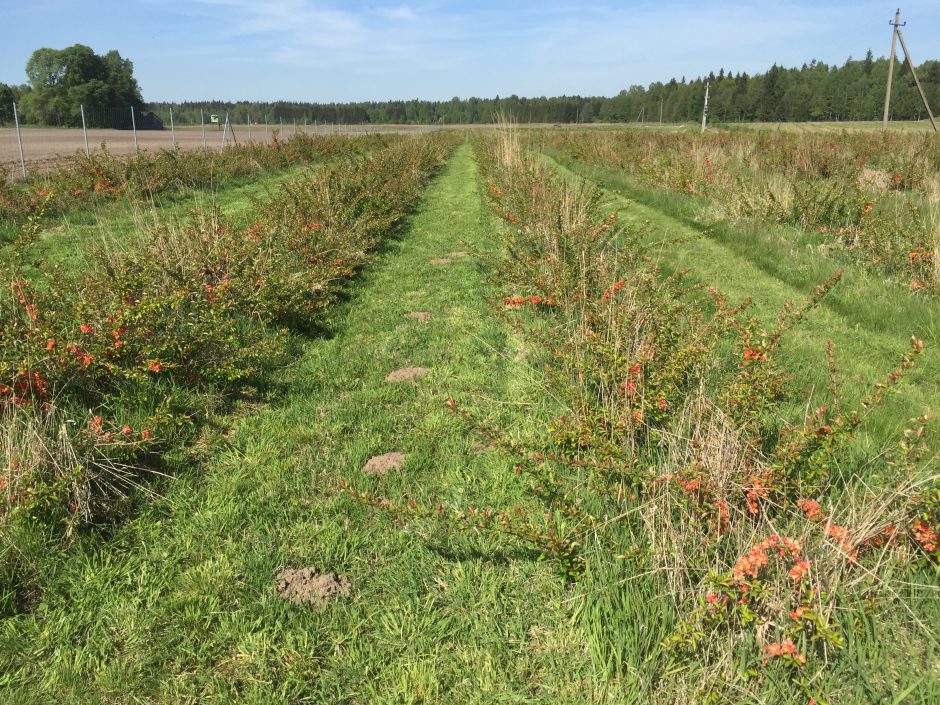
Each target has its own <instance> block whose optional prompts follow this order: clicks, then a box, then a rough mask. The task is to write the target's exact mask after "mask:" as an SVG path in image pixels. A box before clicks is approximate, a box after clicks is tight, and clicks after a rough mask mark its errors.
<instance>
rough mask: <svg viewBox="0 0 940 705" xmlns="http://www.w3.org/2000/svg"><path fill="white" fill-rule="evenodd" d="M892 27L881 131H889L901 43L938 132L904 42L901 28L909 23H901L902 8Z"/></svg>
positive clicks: (931, 120) (921, 96)
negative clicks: (893, 88) (897, 52)
mask: <svg viewBox="0 0 940 705" xmlns="http://www.w3.org/2000/svg"><path fill="white" fill-rule="evenodd" d="M888 24H890V25H891V58H890V59H889V61H888V88H887V91H886V92H885V112H884V118H883V120H882V126H881V129H883V130H887V129H888V111H889V109H890V107H891V79H892V78H893V74H894V57H895V54H896V48H897V42H898V40H900V42H901V50H902V51H903V52H904V58H905V59H907V65H908V66H910V67H911V75H912V76H913V77H914V83H915V85H916V86H917V90H918V92H919V93H920V99H921V100H922V101H924V107H925V108H927V117H929V118H930V124H931V125H933V131H934V132H937V131H938V130H937V121H936V120H934V117H933V111H931V110H930V103H928V102H927V96H926V94H925V93H924V89H923V87H922V86H921V85H920V79H919V78H918V77H917V69H915V68H914V61H913V60H912V59H911V53H910V52H909V51H908V50H907V43H906V42H905V41H904V35H903V34H901V27H904V26H906V25H907V22H901V8H898V11H897V12H896V13H895V14H894V22H889V23H888Z"/></svg>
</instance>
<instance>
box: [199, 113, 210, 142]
mask: <svg viewBox="0 0 940 705" xmlns="http://www.w3.org/2000/svg"><path fill="white" fill-rule="evenodd" d="M199 126H200V127H201V128H202V148H203V149H208V146H207V145H206V120H205V118H204V117H203V115H202V108H199Z"/></svg>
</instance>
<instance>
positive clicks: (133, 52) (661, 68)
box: [0, 0, 940, 100]
mask: <svg viewBox="0 0 940 705" xmlns="http://www.w3.org/2000/svg"><path fill="white" fill-rule="evenodd" d="M40 3H43V4H42V5H40ZM50 3H52V5H50ZM18 7H20V8H22V9H21V10H17V12H18V15H17V16H16V21H15V22H12V23H4V24H3V25H0V70H2V69H4V67H6V66H10V67H16V75H14V72H13V71H12V69H11V71H10V72H9V73H10V77H9V78H6V76H0V79H2V78H6V80H11V79H12V80H13V81H14V82H19V81H21V80H22V78H19V77H18V76H19V73H20V72H21V68H20V67H22V66H23V65H25V62H26V58H28V56H29V53H31V51H32V50H33V49H35V48H37V47H39V46H67V45H68V44H71V43H74V42H76V41H81V42H84V43H88V44H90V45H92V46H94V47H95V48H96V49H98V50H107V49H111V48H119V49H120V50H121V52H122V54H124V55H126V56H128V57H129V58H131V59H132V60H133V61H134V65H135V70H136V72H137V75H138V76H139V77H140V79H141V84H142V86H143V87H144V91H145V94H146V95H147V96H148V97H152V98H154V99H161V98H181V97H200V96H204V95H206V92H207V91H209V92H211V95H213V96H218V97H225V96H228V97H232V98H237V97H246V98H255V97H256V98H278V97H283V98H288V99H290V98H294V99H298V100H303V99H321V100H357V99H384V98H395V97H399V98H407V97H427V98H449V97H451V96H453V95H461V96H468V95H485V96H492V95H495V94H497V93H498V94H501V95H507V94H510V93H516V94H519V95H549V94H558V93H569V94H571V93H581V94H603V95H610V94H614V93H616V92H618V91H619V90H621V89H623V88H626V87H628V86H629V85H631V84H634V83H641V84H645V83H649V82H651V81H655V80H668V79H669V78H672V77H674V76H675V77H677V78H678V77H681V76H683V75H685V76H686V77H688V78H691V77H694V76H698V75H702V74H705V73H707V72H708V71H710V70H716V71H717V70H718V68H721V67H724V68H725V69H733V70H734V71H742V70H743V71H748V72H754V71H762V70H765V69H766V68H768V67H769V66H770V65H771V64H772V63H775V62H776V63H782V64H785V65H798V64H801V63H803V62H804V61H809V60H811V59H813V58H816V59H821V60H824V61H828V62H840V63H841V62H842V61H844V60H845V58H846V57H848V56H849V55H850V54H851V55H853V56H861V55H863V54H864V52H865V51H866V50H867V49H868V48H872V49H874V51H875V53H876V55H878V54H883V53H885V52H886V50H887V43H888V40H889V35H888V31H887V21H888V19H889V17H890V16H891V15H892V14H893V7H888V8H887V9H886V6H885V5H884V3H883V2H882V0H828V1H827V2H826V3H825V4H820V3H818V2H814V1H812V0H784V1H783V2H781V3H768V2H764V1H759V0H726V1H724V2H710V3H701V2H693V1H692V0H661V1H660V2H657V3H653V2H651V1H649V0H645V1H642V2H626V1H619V0H582V1H581V2H575V0H515V1H513V2H506V1H505V0H448V1H447V2H444V0H97V1H96V2H95V3H87V2H86V3H80V2H79V1H78V0H57V1H55V2H53V0H35V2H34V3H33V4H23V5H20V6H18ZM35 7H40V8H41V10H36V9H34V8H35ZM53 7H54V8H55V9H52V8H53ZM905 17H906V18H907V19H910V20H911V24H910V25H909V26H908V28H907V30H908V31H907V35H906V36H907V39H908V43H909V45H910V46H911V48H912V51H913V52H914V54H915V58H917V59H919V60H924V59H927V58H937V57H940V35H938V34H937V33H936V32H934V31H933V27H935V26H936V25H937V23H938V22H940V6H938V3H937V2H936V0H906V2H905Z"/></svg>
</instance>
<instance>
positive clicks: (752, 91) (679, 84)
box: [0, 44, 940, 128]
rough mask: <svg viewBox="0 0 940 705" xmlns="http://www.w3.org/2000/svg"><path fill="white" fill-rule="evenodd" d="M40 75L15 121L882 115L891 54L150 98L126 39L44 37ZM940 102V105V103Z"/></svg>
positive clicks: (897, 95) (908, 88) (10, 92)
mask: <svg viewBox="0 0 940 705" xmlns="http://www.w3.org/2000/svg"><path fill="white" fill-rule="evenodd" d="M917 71H918V75H919V76H920V79H921V83H922V85H923V87H924V91H925V93H926V95H927V99H928V102H929V103H930V104H931V105H932V106H937V105H938V104H940V61H937V60H928V61H925V62H924V63H922V64H920V65H919V66H918V67H917ZM26 73H27V76H28V78H29V81H28V82H27V83H25V84H22V85H18V86H8V85H6V84H3V83H0V123H7V122H10V121H12V119H13V116H12V103H13V102H14V101H16V102H17V103H18V108H19V110H20V119H21V121H22V122H23V123H24V124H30V125H51V126H64V127H80V126H81V114H80V108H79V105H80V104H81V105H84V106H85V108H84V109H85V113H86V115H85V117H86V121H87V123H88V126H89V127H118V128H128V127H130V119H129V108H130V107H134V108H135V110H138V111H152V112H154V113H156V114H157V115H158V116H159V117H161V118H162V119H163V121H164V122H165V123H166V124H167V125H168V124H169V112H170V110H171V109H172V111H173V118H174V121H175V122H176V123H177V124H199V122H200V119H201V118H200V110H202V113H203V118H204V119H205V121H206V122H208V121H209V114H216V115H220V116H224V115H225V114H228V115H229V119H230V120H231V122H232V123H233V124H242V125H243V124H245V123H246V122H247V121H248V119H249V118H250V119H251V121H252V123H254V124H261V123H265V122H266V123H269V124H273V126H274V127H275V128H277V127H279V126H280V123H281V122H284V123H285V127H288V126H290V127H292V126H293V123H294V122H295V121H296V122H297V123H298V124H299V123H306V124H345V125H362V124H415V125H418V124H424V125H427V124H486V123H492V122H494V121H495V120H496V119H497V117H499V116H500V115H509V116H511V117H512V119H513V120H515V121H517V122H521V123H550V124H551V123H563V124H572V123H589V122H600V123H604V122H618V123H623V122H646V123H656V122H659V121H660V120H662V122H665V123H683V122H690V121H697V120H699V119H701V114H702V105H703V102H704V97H705V86H706V83H708V85H709V87H710V88H709V119H710V121H711V122H713V123H716V122H717V123H734V122H812V121H841V120H851V121H854V120H875V119H880V118H881V113H882V109H883V104H884V95H885V84H886V81H887V73H888V59H887V58H885V57H879V58H877V59H876V58H874V56H873V55H872V52H871V50H869V51H868V52H867V54H866V56H865V58H864V59H853V58H851V57H849V59H848V60H846V62H845V63H844V64H842V65H841V66H840V65H835V64H827V63H825V62H821V61H816V60H813V61H811V62H809V63H806V64H803V65H802V66H801V67H799V68H796V67H792V68H785V67H783V66H780V65H778V64H776V63H775V64H774V65H773V66H771V68H769V69H768V70H767V71H765V72H763V73H756V74H753V75H749V74H748V73H746V72H740V73H733V72H731V71H726V70H725V69H724V68H722V69H720V70H719V71H718V73H717V74H716V73H714V72H711V73H709V74H708V75H706V76H701V77H697V78H694V79H692V80H688V81H687V80H686V79H685V77H682V78H681V79H678V80H677V79H675V78H673V79H671V80H669V81H667V82H661V81H657V82H653V83H651V84H649V85H648V86H641V85H632V86H630V87H629V88H627V89H624V90H622V91H620V92H619V93H618V94H617V95H615V96H612V97H605V96H580V95H574V96H567V95H562V96H555V97H544V96H542V97H535V98H525V97H519V96H517V95H511V96H508V97H500V96H498V95H497V96H496V97H494V98H478V97H470V98H459V97H454V98H451V99H450V100H440V101H439V100H420V99H412V100H384V101H351V102H315V101H310V102H307V101H223V100H205V101H181V102H170V101H154V102H149V103H148V102H146V101H144V100H143V97H142V94H141V91H140V87H139V85H138V84H137V80H136V79H135V78H134V77H133V64H132V63H131V61H130V60H128V59H124V58H122V57H121V56H120V54H119V53H118V52H116V51H110V52H108V53H107V54H105V55H103V56H98V55H97V54H95V53H94V52H93V51H92V50H91V49H90V48H89V47H86V46H83V45H80V44H76V45H74V46H72V47H68V48H67V49H63V50H54V49H47V48H43V49H38V50H37V51H35V52H34V53H33V55H32V56H31V57H30V59H29V61H28V62H27V65H26ZM937 112H940V111H937ZM925 117H926V112H925V110H924V106H923V103H922V102H921V100H920V97H919V95H918V94H917V89H916V87H915V85H914V81H913V78H912V75H911V71H910V68H909V67H908V66H907V64H906V62H905V61H902V62H900V65H899V66H898V67H897V68H896V73H895V82H894V88H893V90H892V101H891V119H893V120H919V119H922V118H925Z"/></svg>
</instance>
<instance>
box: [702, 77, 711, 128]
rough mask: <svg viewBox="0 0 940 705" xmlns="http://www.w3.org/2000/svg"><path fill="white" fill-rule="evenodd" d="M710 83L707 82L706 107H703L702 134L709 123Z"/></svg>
mask: <svg viewBox="0 0 940 705" xmlns="http://www.w3.org/2000/svg"><path fill="white" fill-rule="evenodd" d="M709 86H710V82H709V81H706V82H705V105H703V106H702V132H705V123H706V122H708V88H709Z"/></svg>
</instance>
